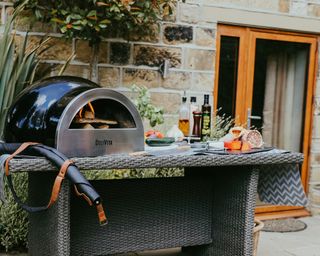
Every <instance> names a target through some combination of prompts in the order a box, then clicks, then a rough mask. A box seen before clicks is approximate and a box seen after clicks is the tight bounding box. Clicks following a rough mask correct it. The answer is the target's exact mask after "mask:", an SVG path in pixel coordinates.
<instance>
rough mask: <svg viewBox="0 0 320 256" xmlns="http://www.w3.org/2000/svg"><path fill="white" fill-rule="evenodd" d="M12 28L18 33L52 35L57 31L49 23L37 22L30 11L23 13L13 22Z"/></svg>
mask: <svg viewBox="0 0 320 256" xmlns="http://www.w3.org/2000/svg"><path fill="white" fill-rule="evenodd" d="M14 27H15V29H16V30H19V31H30V32H43V33H53V32H56V31H57V30H56V29H55V27H54V26H53V25H52V24H50V23H44V22H40V21H37V20H36V18H35V16H34V15H33V13H32V11H31V10H27V11H23V12H22V13H21V14H19V16H17V18H16V19H15V22H14Z"/></svg>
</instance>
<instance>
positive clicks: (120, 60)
mask: <svg viewBox="0 0 320 256" xmlns="http://www.w3.org/2000/svg"><path fill="white" fill-rule="evenodd" d="M129 59H130V44H127V43H110V63H111V64H120V65H125V64H128V63H129Z"/></svg>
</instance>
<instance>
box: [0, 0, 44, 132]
mask: <svg viewBox="0 0 320 256" xmlns="http://www.w3.org/2000/svg"><path fill="white" fill-rule="evenodd" d="M22 9H23V6H19V7H18V8H17V9H16V10H15V12H14V13H13V15H12V16H11V17H10V18H9V20H8V21H7V22H6V24H5V27H4V32H3V34H2V37H1V38H0V56H1V58H0V138H2V135H3V134H2V132H3V128H4V127H3V126H4V121H5V116H6V112H7V110H8V108H9V106H10V105H11V103H12V101H13V99H14V98H15V97H16V95H17V94H18V93H19V92H20V91H21V90H22V89H23V88H25V87H26V86H27V85H29V84H31V83H32V82H33V80H34V77H35V72H36V69H37V67H38V65H39V60H38V58H37V54H38V51H39V50H40V49H41V48H42V49H43V46H44V44H45V43H46V40H45V41H43V42H41V43H40V44H39V45H37V46H35V47H34V48H32V49H28V48H27V41H28V36H25V37H24V38H23V41H22V43H21V44H20V46H17V45H16V44H15V35H12V34H11V26H12V23H13V21H14V19H15V18H16V16H17V15H18V14H19V13H20V12H21V10H22Z"/></svg>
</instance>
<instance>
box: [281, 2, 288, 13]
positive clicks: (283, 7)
mask: <svg viewBox="0 0 320 256" xmlns="http://www.w3.org/2000/svg"><path fill="white" fill-rule="evenodd" d="M289 11H290V1H289V0H279V12H285V13H288V12H289Z"/></svg>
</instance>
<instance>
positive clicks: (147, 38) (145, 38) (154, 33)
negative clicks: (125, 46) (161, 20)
mask: <svg viewBox="0 0 320 256" xmlns="http://www.w3.org/2000/svg"><path fill="white" fill-rule="evenodd" d="M150 31H151V33H149V34H146V35H141V34H138V33H133V34H131V35H129V40H130V41H140V42H150V43H157V42H159V39H160V33H159V31H160V30H159V26H158V25H154V26H153V27H152V28H151V30H150Z"/></svg>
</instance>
